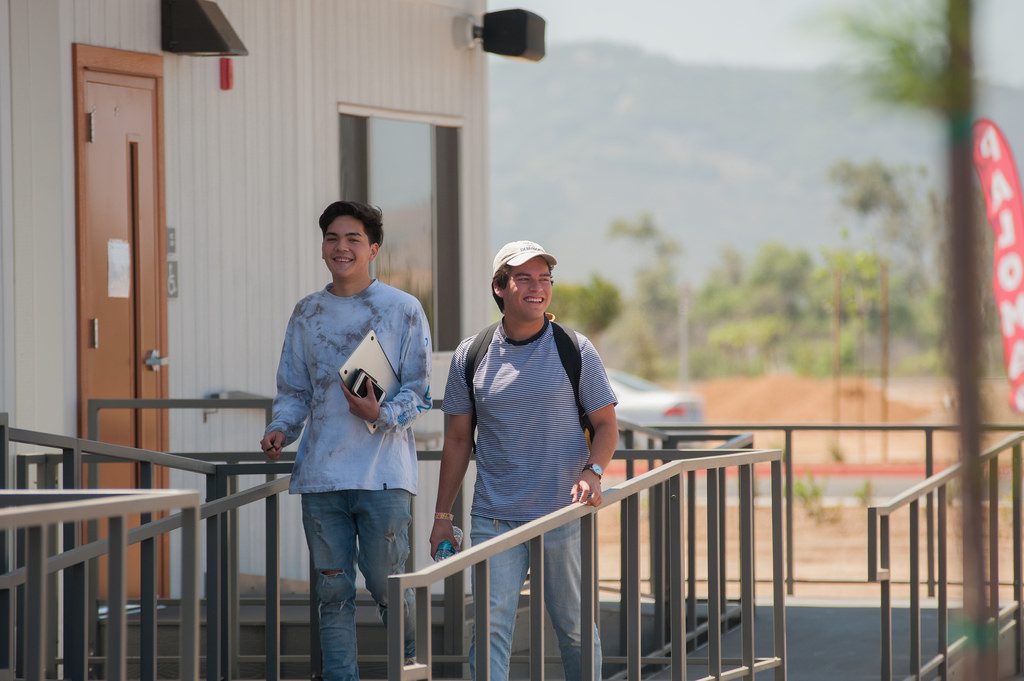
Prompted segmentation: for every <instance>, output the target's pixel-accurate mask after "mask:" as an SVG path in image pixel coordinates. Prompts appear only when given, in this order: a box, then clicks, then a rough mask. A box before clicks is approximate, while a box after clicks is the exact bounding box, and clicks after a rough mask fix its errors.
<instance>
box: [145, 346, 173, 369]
mask: <svg viewBox="0 0 1024 681" xmlns="http://www.w3.org/2000/svg"><path fill="white" fill-rule="evenodd" d="M145 361H146V366H148V367H149V368H150V369H151V370H153V371H160V367H162V366H167V365H168V364H170V363H171V358H170V357H161V356H160V351H159V350H150V351H149V354H148V355H146V360H145Z"/></svg>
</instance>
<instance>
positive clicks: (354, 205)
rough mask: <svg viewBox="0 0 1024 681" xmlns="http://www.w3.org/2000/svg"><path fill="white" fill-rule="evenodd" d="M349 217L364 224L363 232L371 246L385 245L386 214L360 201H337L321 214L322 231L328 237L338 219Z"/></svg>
mask: <svg viewBox="0 0 1024 681" xmlns="http://www.w3.org/2000/svg"><path fill="white" fill-rule="evenodd" d="M344 215H348V216H351V217H353V218H355V219H356V220H359V222H361V223H363V230H364V231H365V232H366V236H367V238H368V239H369V240H370V243H371V244H377V245H378V246H379V245H381V244H382V243H384V214H383V213H381V210H380V208H377V207H376V206H371V205H370V204H368V203H360V202H359V201H335V202H334V203H332V204H331V205H329V206H327V208H324V212H323V213H321V214H320V231H321V232H322V233H323V234H324V235H326V234H327V228H328V227H330V226H331V223H332V222H334V221H335V220H336V219H338V218H340V217H342V216H344Z"/></svg>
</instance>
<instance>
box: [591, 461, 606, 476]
mask: <svg viewBox="0 0 1024 681" xmlns="http://www.w3.org/2000/svg"><path fill="white" fill-rule="evenodd" d="M590 468H591V470H593V471H594V473H596V474H597V477H599V478H600V477H601V476H602V475H604V469H603V468H601V466H599V465H598V464H596V463H592V464H590Z"/></svg>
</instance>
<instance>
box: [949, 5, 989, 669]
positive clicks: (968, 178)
mask: <svg viewBox="0 0 1024 681" xmlns="http://www.w3.org/2000/svg"><path fill="white" fill-rule="evenodd" d="M971 9H972V8H971V0H946V27H947V30H948V36H947V39H948V42H949V61H948V65H947V72H946V74H945V76H946V77H945V78H944V79H943V83H944V84H945V87H946V93H945V94H946V97H945V100H946V102H947V104H946V111H945V113H946V123H947V131H948V144H949V194H950V205H951V220H950V239H949V248H950V257H949V282H950V284H951V286H950V288H951V289H952V295H951V296H950V301H949V302H950V305H951V308H950V314H949V315H948V316H947V318H948V319H956V320H957V321H956V323H955V324H952V340H953V357H954V358H955V359H954V362H953V375H954V378H955V379H956V387H957V398H958V401H957V406H958V409H959V414H958V416H959V422H960V458H961V462H962V464H963V471H964V474H963V487H962V490H963V492H962V494H963V520H962V522H963V528H962V532H961V537H962V541H963V546H962V550H961V555H962V556H963V581H964V586H963V598H964V617H965V620H966V621H965V622H964V628H965V630H966V633H967V646H966V651H965V653H966V660H965V671H966V677H967V678H970V679H977V680H978V681H981V680H982V679H994V678H996V676H997V671H996V670H997V666H998V665H997V662H998V655H997V650H998V649H997V643H998V633H997V629H996V627H995V626H994V624H990V621H989V619H990V617H991V618H993V619H994V620H995V619H997V618H996V617H995V615H997V613H996V612H995V609H996V608H997V605H996V604H995V603H989V602H988V599H987V597H986V588H985V586H986V569H985V536H986V533H985V531H984V527H985V525H984V511H983V508H982V494H981V493H982V465H981V461H980V458H981V451H980V448H981V425H980V424H981V404H980V399H979V394H978V358H979V357H980V355H981V343H980V338H979V330H980V328H981V314H980V310H979V307H980V306H979V305H978V297H979V294H980V293H979V284H978V274H979V273H978V252H977V239H976V234H975V229H974V205H973V198H974V197H973V195H974V184H973V182H974V180H973V177H972V162H973V138H972V134H971V126H972V123H973V109H974V83H973V76H974V73H973V71H974V69H973V65H972V59H973V54H972V52H973V48H972V44H971V30H972V26H971V19H972V16H971Z"/></svg>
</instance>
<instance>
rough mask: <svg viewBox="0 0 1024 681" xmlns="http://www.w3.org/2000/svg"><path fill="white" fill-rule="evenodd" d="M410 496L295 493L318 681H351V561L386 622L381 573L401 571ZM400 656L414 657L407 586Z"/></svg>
mask: <svg viewBox="0 0 1024 681" xmlns="http://www.w3.org/2000/svg"><path fill="white" fill-rule="evenodd" d="M411 520H412V494H410V493H409V492H407V491H405V490H403V489H387V490H359V489H354V490H341V491H337V492H322V493H318V494H303V495H302V526H303V528H304V529H305V532H306V542H307V543H308V544H309V552H310V559H311V560H312V563H313V569H314V570H315V571H316V576H317V578H316V598H317V601H318V603H319V610H320V647H321V649H322V650H323V678H324V681H355V680H357V679H358V678H359V666H358V664H357V663H356V654H357V648H356V617H355V615H356V602H355V597H356V573H355V568H356V562H357V561H358V563H359V571H360V572H362V573H363V577H365V578H366V588H367V589H368V590H369V592H370V595H371V596H373V600H374V601H376V603H377V608H378V609H379V612H380V617H381V620H383V622H384V624H385V625H387V621H388V589H387V580H388V575H393V574H398V573H401V572H405V559H406V558H407V557H408V555H409V522H410V521H411ZM403 605H404V608H405V656H406V657H412V656H413V655H415V645H416V642H415V621H414V620H415V618H414V615H413V608H414V605H413V594H412V590H408V589H407V590H406V592H405V599H404V603H403Z"/></svg>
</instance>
